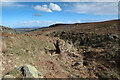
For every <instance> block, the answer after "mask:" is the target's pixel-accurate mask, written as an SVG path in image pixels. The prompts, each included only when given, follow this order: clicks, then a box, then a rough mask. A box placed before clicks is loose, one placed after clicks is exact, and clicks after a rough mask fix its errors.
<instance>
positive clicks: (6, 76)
mask: <svg viewBox="0 0 120 80" xmlns="http://www.w3.org/2000/svg"><path fill="white" fill-rule="evenodd" d="M4 78H15V77H14V76H13V75H5V76H4Z"/></svg>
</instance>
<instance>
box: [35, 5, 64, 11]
mask: <svg viewBox="0 0 120 80" xmlns="http://www.w3.org/2000/svg"><path fill="white" fill-rule="evenodd" d="M33 8H34V9H36V10H39V11H44V12H52V10H54V11H55V10H56V11H61V10H62V9H61V8H60V6H59V5H57V4H54V3H50V4H49V7H48V6H47V5H42V6H40V5H36V6H35V7H33Z"/></svg>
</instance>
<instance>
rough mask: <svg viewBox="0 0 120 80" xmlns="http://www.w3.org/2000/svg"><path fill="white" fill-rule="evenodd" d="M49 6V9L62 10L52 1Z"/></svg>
mask: <svg viewBox="0 0 120 80" xmlns="http://www.w3.org/2000/svg"><path fill="white" fill-rule="evenodd" d="M49 7H50V9H52V10H56V11H61V10H62V9H61V8H60V6H59V5H57V4H54V3H50V5H49Z"/></svg>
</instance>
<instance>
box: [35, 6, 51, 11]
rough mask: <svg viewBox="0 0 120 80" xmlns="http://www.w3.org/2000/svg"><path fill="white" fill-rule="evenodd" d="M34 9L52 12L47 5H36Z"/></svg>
mask: <svg viewBox="0 0 120 80" xmlns="http://www.w3.org/2000/svg"><path fill="white" fill-rule="evenodd" d="M34 9H36V10H39V11H44V12H52V10H50V9H49V8H48V6H47V5H42V6H39V5H36V6H35V7H34Z"/></svg>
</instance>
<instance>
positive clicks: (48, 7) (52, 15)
mask: <svg viewBox="0 0 120 80" xmlns="http://www.w3.org/2000/svg"><path fill="white" fill-rule="evenodd" d="M71 1H72V0H71ZM111 1H112V0H111ZM114 19H118V3H117V2H67V0H66V1H65V2H5V1H4V2H2V24H1V25H4V26H7V27H11V28H33V27H35V28H37V27H47V26H49V25H52V24H58V23H67V24H73V23H86V22H100V21H107V20H114Z"/></svg>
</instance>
